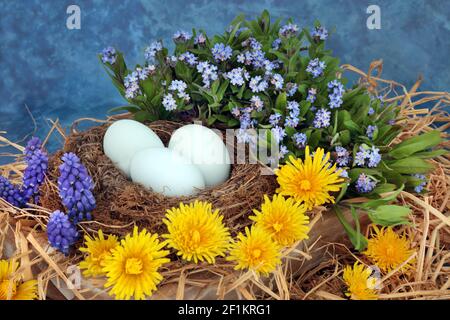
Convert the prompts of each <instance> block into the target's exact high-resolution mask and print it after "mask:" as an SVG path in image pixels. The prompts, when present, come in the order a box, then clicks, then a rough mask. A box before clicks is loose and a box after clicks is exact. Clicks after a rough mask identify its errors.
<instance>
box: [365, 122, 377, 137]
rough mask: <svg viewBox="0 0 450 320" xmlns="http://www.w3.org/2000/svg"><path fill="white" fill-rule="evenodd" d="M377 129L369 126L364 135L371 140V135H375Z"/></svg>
mask: <svg viewBox="0 0 450 320" xmlns="http://www.w3.org/2000/svg"><path fill="white" fill-rule="evenodd" d="M377 129H378V128H377V126H371V125H369V126H368V127H367V130H366V135H367V136H368V137H369V139H372V138H373V134H374V133H375V130H377Z"/></svg>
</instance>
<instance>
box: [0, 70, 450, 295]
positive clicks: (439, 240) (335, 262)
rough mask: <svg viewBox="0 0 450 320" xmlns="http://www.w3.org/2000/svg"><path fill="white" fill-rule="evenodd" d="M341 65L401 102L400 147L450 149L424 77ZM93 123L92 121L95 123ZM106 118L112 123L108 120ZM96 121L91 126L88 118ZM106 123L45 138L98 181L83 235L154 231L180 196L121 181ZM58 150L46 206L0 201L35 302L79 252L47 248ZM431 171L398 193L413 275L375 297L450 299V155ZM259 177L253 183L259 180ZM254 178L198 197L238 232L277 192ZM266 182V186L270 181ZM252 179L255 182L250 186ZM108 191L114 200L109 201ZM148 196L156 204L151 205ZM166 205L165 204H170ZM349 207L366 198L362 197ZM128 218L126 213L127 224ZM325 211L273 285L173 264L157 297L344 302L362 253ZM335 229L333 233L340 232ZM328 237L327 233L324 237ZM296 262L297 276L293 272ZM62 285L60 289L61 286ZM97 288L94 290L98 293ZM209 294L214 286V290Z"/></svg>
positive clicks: (1, 226)
mask: <svg viewBox="0 0 450 320" xmlns="http://www.w3.org/2000/svg"><path fill="white" fill-rule="evenodd" d="M342 67H343V69H345V70H348V71H351V72H355V73H357V74H358V75H360V76H361V81H362V83H364V84H366V85H368V86H369V87H370V88H372V89H374V90H375V89H377V91H378V92H379V93H382V94H389V96H391V98H389V99H388V101H387V102H391V101H398V102H399V103H400V106H401V114H402V116H403V118H402V120H401V125H402V126H403V128H404V131H403V132H402V133H401V134H400V135H399V136H398V137H397V140H398V141H401V140H403V139H405V138H407V137H409V136H411V135H416V134H418V133H420V132H426V131H429V130H432V128H435V129H437V130H440V131H441V132H442V135H443V137H445V140H446V142H444V143H443V145H442V148H447V149H448V148H449V147H450V142H449V140H448V138H449V135H448V134H447V133H445V132H446V131H448V129H450V116H449V114H448V113H447V112H445V108H446V107H447V106H449V105H450V94H449V93H448V92H431V91H425V92H423V91H422V92H421V91H419V90H418V88H419V85H420V82H421V80H420V79H419V80H418V81H417V83H416V84H415V85H414V86H413V87H412V88H410V89H406V88H405V87H404V86H402V85H400V84H398V83H396V82H394V81H389V80H384V79H381V78H380V77H379V74H378V75H376V76H373V75H372V74H371V73H372V71H373V70H378V71H379V72H380V71H381V63H380V62H375V63H373V64H372V65H371V68H370V69H369V72H368V73H365V72H363V71H361V70H359V69H357V68H355V67H353V66H350V65H344V66H342ZM91 120H92V119H91ZM108 120H111V119H108ZM94 121H97V120H94ZM108 123H109V122H108V121H107V122H106V123H102V124H101V125H100V126H97V127H94V128H91V129H89V130H88V131H85V132H82V133H80V132H77V130H72V132H71V133H70V134H69V135H66V133H65V132H64V130H63V129H62V128H61V127H60V126H59V124H58V122H57V121H55V122H52V127H51V130H50V133H49V136H50V135H52V134H53V133H54V132H55V131H57V132H59V133H60V135H61V136H62V137H63V139H64V142H65V146H64V149H63V150H64V151H74V152H76V153H77V154H78V155H79V156H80V158H81V159H82V161H83V163H84V164H85V165H86V167H87V168H88V170H89V172H90V174H91V175H92V176H93V177H94V180H95V181H96V185H95V188H96V190H95V195H96V198H97V202H98V209H97V210H96V211H95V212H94V216H95V219H96V220H95V221H92V222H83V223H82V224H81V227H82V228H83V229H84V230H85V231H88V232H89V231H92V230H97V229H98V228H102V229H104V230H106V231H110V232H113V233H116V234H124V233H126V231H128V230H129V229H130V224H132V223H133V222H134V221H136V222H137V223H139V224H141V225H142V226H146V227H148V228H149V229H150V230H153V231H158V232H159V231H160V229H161V216H162V214H163V213H164V209H165V208H167V207H171V206H174V205H177V204H178V202H179V201H180V200H185V201H189V200H192V198H186V199H170V198H164V197H161V196H158V195H154V194H152V193H151V192H149V191H147V190H144V189H143V188H141V187H139V186H136V185H134V184H132V183H131V182H129V181H128V180H126V179H125V178H124V177H123V176H122V175H121V174H120V172H118V171H117V170H116V169H115V168H114V167H113V166H112V164H111V163H110V161H109V160H108V159H107V158H105V156H104V155H103V152H102V150H101V138H102V136H103V135H102V133H103V132H104V131H105V129H106V127H107V126H108ZM150 126H151V127H152V129H153V130H155V131H156V132H157V133H158V134H159V135H160V136H161V138H162V139H163V141H165V142H167V139H168V137H169V135H170V133H171V131H172V130H174V129H175V128H176V127H177V126H179V124H174V123H161V122H155V123H152V124H151V125H150ZM2 135H3V132H2V133H1V134H0V143H2V144H3V145H8V146H12V147H14V148H16V149H17V150H18V153H19V154H20V153H21V152H22V151H23V147H22V146H20V145H19V144H16V143H13V142H11V141H9V140H7V139H6V138H4V137H3V136H2ZM60 155H61V152H59V153H57V154H55V155H53V156H52V158H51V172H50V175H49V179H48V181H47V183H46V185H45V187H44V188H43V190H42V191H43V195H42V196H43V199H42V200H43V202H42V203H41V205H39V206H32V207H31V208H28V209H26V210H23V209H18V208H14V207H12V206H11V205H9V204H8V203H6V202H5V201H2V200H1V199H0V248H2V250H0V255H1V257H2V258H7V257H16V258H17V259H19V260H20V264H21V271H22V272H23V274H24V277H25V279H24V280H29V279H37V280H38V287H39V298H41V299H46V298H55V299H60V298H62V296H61V293H60V292H62V291H61V290H60V289H56V288H55V285H56V286H59V285H61V284H62V285H63V284H64V282H66V281H67V278H68V277H69V276H70V275H71V274H70V272H69V271H68V270H69V269H68V267H69V266H71V265H73V264H74V263H77V262H78V261H79V260H80V258H81V255H79V254H76V255H72V256H70V258H66V257H64V256H62V255H61V254H59V253H56V252H54V251H51V250H49V249H48V245H47V242H46V235H45V232H44V230H45V225H46V221H47V220H48V216H49V214H50V213H51V210H53V209H55V208H58V207H59V206H60V200H59V198H58V197H57V191H56V184H55V182H56V176H57V165H58V162H59V160H58V159H59V156H60ZM432 162H433V164H434V165H435V167H436V169H435V170H434V172H433V173H432V174H431V175H430V179H429V183H428V186H427V189H428V190H429V191H428V193H427V194H426V195H413V194H411V193H408V192H405V191H403V192H402V193H401V194H400V196H399V198H398V203H400V204H402V205H407V206H410V207H411V208H412V209H413V212H414V214H413V215H412V217H411V220H412V223H411V225H409V226H403V227H402V229H401V230H400V231H402V232H405V233H407V234H408V235H409V237H411V239H412V240H413V245H414V248H415V249H416V251H415V253H414V255H413V256H411V257H410V259H414V260H415V268H413V270H411V272H410V273H407V274H404V273H402V272H399V268H400V267H401V266H400V267H399V268H397V269H396V270H393V271H392V272H390V273H388V274H386V275H383V278H382V279H381V290H380V295H379V298H380V299H450V279H449V277H450V266H449V263H450V201H449V199H450V157H449V156H448V155H446V156H440V157H438V158H436V159H434V160H432ZM24 168H25V165H24V163H23V162H22V161H21V160H20V157H18V160H17V161H15V162H13V163H10V164H7V165H3V166H0V174H3V175H9V178H10V179H12V180H13V181H17V182H18V181H20V179H21V176H22V173H23V170H24ZM256 177H259V178H256ZM260 178H261V177H260V176H259V172H256V170H253V169H252V170H250V169H249V168H247V167H246V166H245V165H244V166H234V167H233V172H232V176H231V179H230V180H229V181H228V182H227V183H225V184H223V185H221V186H219V187H218V188H216V189H213V190H205V191H204V192H201V193H200V194H199V195H198V197H200V198H203V199H207V200H209V201H211V202H213V204H214V206H216V207H218V208H220V209H221V211H222V213H223V214H224V215H225V220H226V223H227V225H228V226H231V227H232V229H233V230H234V231H236V230H239V229H241V228H242V227H243V226H244V225H245V224H246V223H248V221H247V219H245V218H244V217H245V216H246V215H247V214H248V213H249V212H251V209H253V208H255V207H257V206H258V205H259V202H260V201H261V195H262V194H264V193H269V194H270V193H273V191H274V190H273V189H274V188H275V186H276V183H275V182H274V181H273V177H270V176H267V177H265V178H263V179H260ZM271 179H272V180H271ZM255 180H257V181H255ZM108 193H110V195H108ZM149 199H152V201H154V202H155V203H156V204H150V203H149ZM167 201H168V202H167ZM350 201H352V202H355V201H356V202H360V201H365V200H364V199H363V198H360V199H351V200H350ZM163 203H164V204H163ZM126 216H129V217H128V218H127V217H126ZM335 225H338V222H337V221H335V222H333V216H332V215H331V213H330V212H322V213H317V214H316V216H315V217H314V218H313V219H312V220H311V224H310V227H311V234H310V235H313V234H314V237H311V238H312V239H311V240H310V241H309V242H307V243H304V244H303V245H302V246H301V247H298V246H297V244H296V245H294V246H293V247H292V248H289V249H287V250H286V251H285V252H283V261H284V263H283V266H282V267H280V268H278V269H277V270H276V271H275V272H274V274H273V276H272V277H271V278H270V279H269V281H262V280H261V279H258V278H256V277H255V276H254V275H253V274H252V273H251V272H246V273H242V274H239V273H236V272H233V267H232V265H230V263H227V262H225V261H223V260H222V259H220V260H219V261H218V262H217V264H216V265H214V266H209V265H196V264H191V263H185V264H180V263H179V261H174V262H171V263H170V264H169V265H168V266H167V268H165V269H164V270H163V272H162V274H163V276H164V282H163V283H162V284H161V286H160V289H159V290H158V291H157V293H156V294H155V296H153V298H170V299H174V298H176V299H183V298H190V299H193V298H200V297H205V295H202V293H204V292H206V291H208V288H209V289H210V290H209V291H210V293H211V295H209V296H207V297H208V298H218V299H221V298H224V297H226V296H227V294H233V297H238V298H242V299H327V300H343V299H345V298H346V297H345V295H344V291H345V284H344V283H343V281H342V269H343V266H344V265H347V264H353V263H354V262H355V261H356V260H360V261H361V262H364V263H369V261H365V260H364V259H365V257H364V256H363V255H359V254H357V253H356V252H354V251H353V250H352V249H351V246H349V244H348V243H346V242H344V241H342V239H344V233H343V231H342V237H341V240H336V239H338V238H339V237H338V235H337V234H336V233H337V232H336V229H334V228H333V226H335ZM341 229H342V228H340V229H339V230H341ZM330 236H333V237H330ZM295 264H297V266H296V273H295V274H293V273H292V272H291V271H292V270H291V268H292V267H293V266H294V265H295ZM63 286H64V285H63ZM102 286H103V282H102V281H94V282H92V283H90V284H89V286H87V287H85V286H82V288H81V289H77V288H72V289H70V290H69V293H70V294H67V291H66V292H65V297H66V298H75V299H99V298H105V297H106V295H105V290H104V289H102ZM93 288H96V289H95V290H94V289H93ZM211 288H213V289H211Z"/></svg>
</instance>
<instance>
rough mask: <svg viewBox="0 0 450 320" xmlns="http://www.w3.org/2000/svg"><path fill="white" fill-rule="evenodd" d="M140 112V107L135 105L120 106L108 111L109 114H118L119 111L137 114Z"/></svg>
mask: <svg viewBox="0 0 450 320" xmlns="http://www.w3.org/2000/svg"><path fill="white" fill-rule="evenodd" d="M139 110H141V108H139V107H138V106H134V105H131V104H129V105H126V106H119V107H114V108H111V109H109V110H108V113H113V112H118V111H128V112H131V113H135V112H138V111H139Z"/></svg>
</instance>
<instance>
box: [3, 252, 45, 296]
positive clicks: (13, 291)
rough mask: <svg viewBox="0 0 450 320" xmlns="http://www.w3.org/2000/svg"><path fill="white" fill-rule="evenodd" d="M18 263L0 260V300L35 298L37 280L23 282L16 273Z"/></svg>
mask: <svg viewBox="0 0 450 320" xmlns="http://www.w3.org/2000/svg"><path fill="white" fill-rule="evenodd" d="M18 268H19V263H17V262H15V261H8V260H0V300H33V299H36V298H37V281H36V280H29V281H25V282H23V281H22V280H21V275H20V274H17V273H16V272H17V269H18Z"/></svg>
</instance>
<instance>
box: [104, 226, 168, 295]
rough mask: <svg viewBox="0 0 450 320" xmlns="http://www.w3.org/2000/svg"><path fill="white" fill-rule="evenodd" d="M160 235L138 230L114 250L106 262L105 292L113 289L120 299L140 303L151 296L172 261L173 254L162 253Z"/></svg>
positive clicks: (112, 292) (127, 236)
mask: <svg viewBox="0 0 450 320" xmlns="http://www.w3.org/2000/svg"><path fill="white" fill-rule="evenodd" d="M164 245H165V243H160V242H159V240H158V238H157V235H156V234H153V235H152V234H150V233H148V232H147V230H145V229H143V230H142V231H140V232H139V231H138V228H137V227H134V230H133V234H128V235H126V237H125V239H122V240H121V242H120V245H119V246H117V247H116V248H114V249H112V254H111V255H107V256H106V257H105V259H104V261H103V265H104V267H103V272H104V273H105V274H106V277H107V282H106V283H105V288H111V290H110V292H109V294H110V295H115V298H116V299H119V300H123V299H125V300H129V299H130V298H131V297H132V296H134V298H135V299H136V300H142V299H145V298H146V297H147V296H151V295H152V293H153V291H155V290H156V286H157V285H158V284H159V283H160V282H161V280H162V279H163V277H162V275H161V274H160V273H159V272H158V269H159V268H160V267H161V266H162V265H163V264H164V263H167V262H169V261H170V260H169V259H167V258H165V257H166V256H167V255H168V254H169V251H166V250H161V249H162V248H163V247H164Z"/></svg>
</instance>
